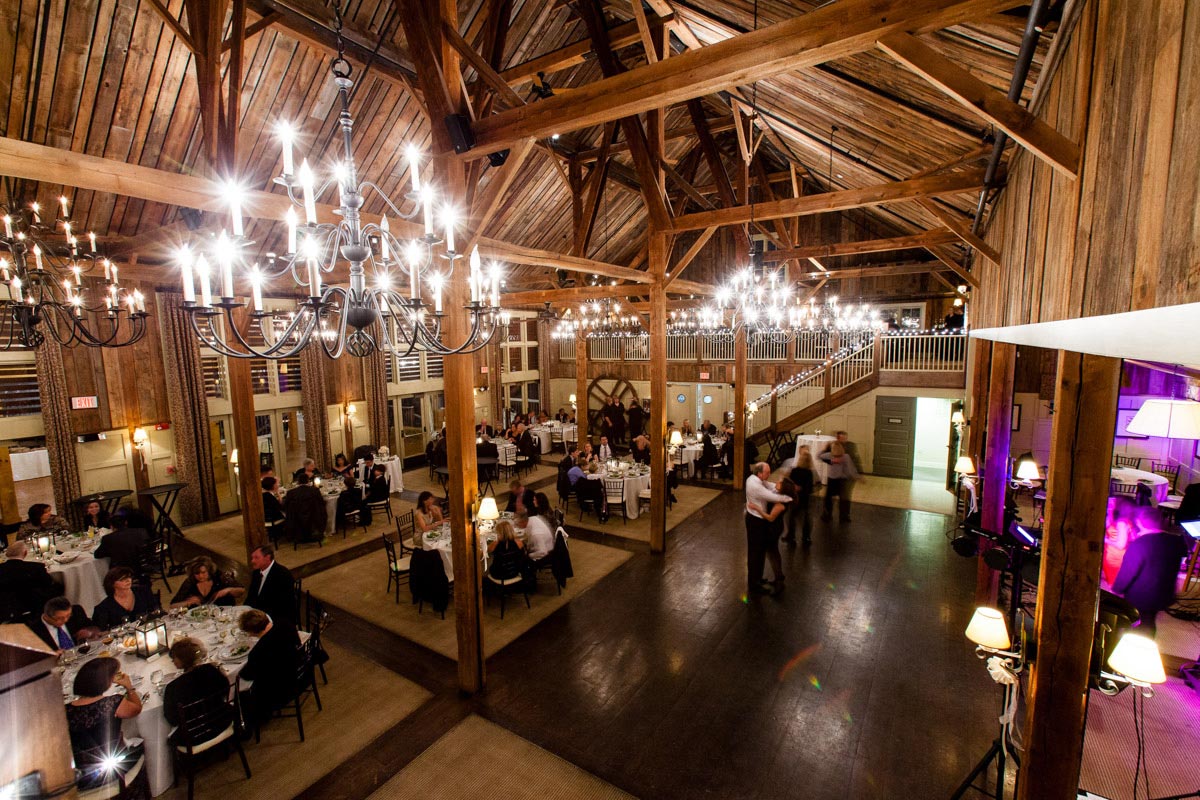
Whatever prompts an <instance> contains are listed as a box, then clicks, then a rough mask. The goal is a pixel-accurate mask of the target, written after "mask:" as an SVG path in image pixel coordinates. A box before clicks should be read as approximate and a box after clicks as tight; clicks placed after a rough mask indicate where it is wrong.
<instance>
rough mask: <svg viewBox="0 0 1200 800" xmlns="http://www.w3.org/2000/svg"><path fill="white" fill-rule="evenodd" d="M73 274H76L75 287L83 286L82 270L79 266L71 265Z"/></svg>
mask: <svg viewBox="0 0 1200 800" xmlns="http://www.w3.org/2000/svg"><path fill="white" fill-rule="evenodd" d="M71 272H73V273H75V285H76V286H81V285H83V276H82V272H81V270H80V269H79V265H78V264H72V265H71Z"/></svg>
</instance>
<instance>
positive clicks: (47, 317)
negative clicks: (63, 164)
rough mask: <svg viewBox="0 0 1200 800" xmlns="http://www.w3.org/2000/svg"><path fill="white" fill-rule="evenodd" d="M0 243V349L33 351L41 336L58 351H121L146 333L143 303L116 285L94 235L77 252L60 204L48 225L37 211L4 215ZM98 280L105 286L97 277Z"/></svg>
mask: <svg viewBox="0 0 1200 800" xmlns="http://www.w3.org/2000/svg"><path fill="white" fill-rule="evenodd" d="M2 211H3V221H4V236H3V237H2V238H0V280H3V285H4V286H5V287H6V288H7V290H8V291H7V293H3V292H0V319H3V320H4V321H5V322H7V326H6V330H4V332H3V333H2V334H0V350H11V349H12V348H14V347H37V346H39V345H40V344H42V343H43V342H44V341H45V340H46V336H45V331H49V332H50V335H51V336H52V337H53V338H54V340H55V341H57V342H58V343H59V344H60V345H62V346H63V347H74V346H75V345H84V346H87V347H124V346H126V345H131V344H134V343H136V342H138V341H140V340H141V339H142V337H143V336H145V334H146V317H147V316H149V315H148V314H147V313H146V302H145V298H144V297H143V296H142V293H141V292H139V291H133V292H130V291H127V290H126V289H124V288H123V287H122V286H121V285H120V284H119V282H118V276H117V265H116V264H114V263H113V262H111V261H109V260H108V259H107V258H105V257H104V256H103V255H102V254H101V253H100V252H99V250H98V247H97V239H96V234H94V233H88V234H87V240H88V244H87V247H86V248H81V247H80V242H79V238H78V236H77V235H76V226H75V223H74V222H72V220H71V217H70V206H69V203H68V200H67V198H66V197H60V198H59V199H58V206H57V208H56V209H55V211H56V213H57V214H58V218H57V219H54V220H52V221H50V222H46V221H45V219H44V217H45V216H47V215H46V213H45V211H44V210H43V209H42V208H41V206H40V205H39V204H38V203H36V202H34V203H29V204H28V205H27V206H24V205H21V204H17V203H13V204H11V205H9V206H6V207H4V208H3V209H2ZM101 273H102V274H103V280H101V278H100V275H101Z"/></svg>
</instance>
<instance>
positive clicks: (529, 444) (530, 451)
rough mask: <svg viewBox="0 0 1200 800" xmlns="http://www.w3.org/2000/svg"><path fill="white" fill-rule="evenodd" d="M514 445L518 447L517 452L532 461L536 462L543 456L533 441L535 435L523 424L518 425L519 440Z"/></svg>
mask: <svg viewBox="0 0 1200 800" xmlns="http://www.w3.org/2000/svg"><path fill="white" fill-rule="evenodd" d="M514 444H515V445H516V446H517V452H518V453H520V454H521V455H523V456H525V457H526V458H528V459H530V460H536V459H537V457H538V456H539V455H540V454H541V451H540V450H538V446H537V444H535V443H534V441H533V434H532V433H530V432H529V428H527V427H525V425H523V424H518V425H517V439H516V441H515V442H514Z"/></svg>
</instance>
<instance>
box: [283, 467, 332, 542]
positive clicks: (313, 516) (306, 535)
mask: <svg viewBox="0 0 1200 800" xmlns="http://www.w3.org/2000/svg"><path fill="white" fill-rule="evenodd" d="M296 484H297V485H296V488H294V489H291V490H289V491H288V493H287V494H286V495H285V496H284V498H283V515H284V517H285V518H286V520H287V522H286V523H285V528H286V530H287V534H288V536H289V537H291V539H292V541H293V542H316V541H320V540H321V539H323V538H325V526H326V525H328V524H329V512H328V511H327V510H326V509H325V498H324V497H322V496H321V490H320V489H318V488H317V487H315V486H313V485H312V484H310V483H309V482H308V476H307V475H305V474H304V473H303V472H302V473H300V474H299V475H297V476H296Z"/></svg>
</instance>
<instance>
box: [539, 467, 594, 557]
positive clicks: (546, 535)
mask: <svg viewBox="0 0 1200 800" xmlns="http://www.w3.org/2000/svg"><path fill="white" fill-rule="evenodd" d="M592 483H595V481H592ZM549 513H550V498H548V497H546V495H545V493H543V492H538V493H537V494H536V495H534V501H533V504H532V507H531V508H530V509H529V510H528V516H527V518H526V523H525V544H526V548H525V549H526V551H527V552H528V553H529V558H530V560H531V561H533V562H534V563H535V564H536V563H537V562H539V561H541V560H542V559H544V558H547V557H549V555H550V553H551V551H553V550H554V531H553V530H551V528H550V518H549V516H548V514H549Z"/></svg>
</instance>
